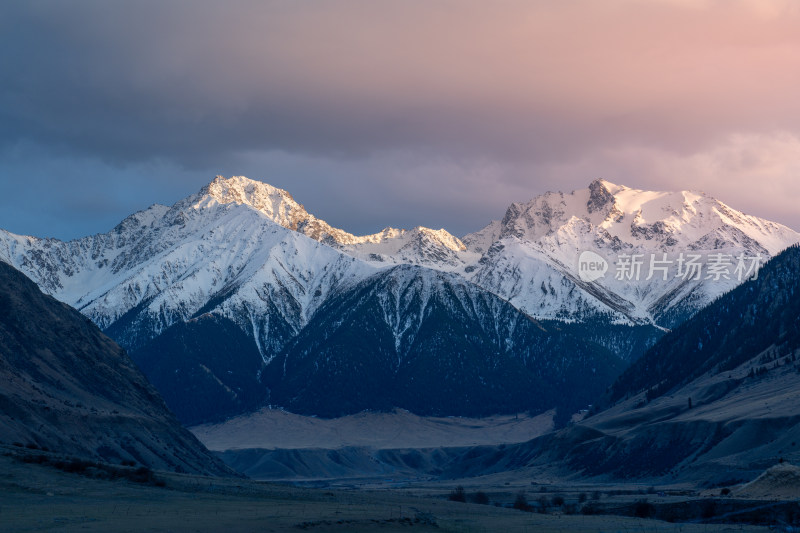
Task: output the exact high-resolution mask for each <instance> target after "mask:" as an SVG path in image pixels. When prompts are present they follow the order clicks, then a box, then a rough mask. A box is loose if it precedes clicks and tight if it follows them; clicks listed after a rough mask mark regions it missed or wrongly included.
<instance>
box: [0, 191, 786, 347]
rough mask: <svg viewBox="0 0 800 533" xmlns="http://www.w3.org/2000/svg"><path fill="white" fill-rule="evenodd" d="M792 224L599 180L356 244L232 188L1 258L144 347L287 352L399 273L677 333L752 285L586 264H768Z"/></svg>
mask: <svg viewBox="0 0 800 533" xmlns="http://www.w3.org/2000/svg"><path fill="white" fill-rule="evenodd" d="M799 241H800V234H798V233H797V232H795V231H793V230H791V229H789V228H787V227H785V226H782V225H780V224H777V223H774V222H770V221H767V220H763V219H759V218H757V217H753V216H749V215H745V214H743V213H741V212H739V211H736V210H735V209H733V208H731V207H729V206H727V205H725V204H723V203H722V202H720V201H718V200H716V199H714V198H711V197H709V196H707V195H705V194H703V193H694V192H688V191H683V192H652V191H640V190H636V189H631V188H629V187H625V186H621V185H615V184H613V183H610V182H608V181H603V180H597V181H594V182H592V183H591V184H590V186H589V187H588V188H587V189H582V190H577V191H573V192H571V193H546V194H543V195H540V196H537V197H536V198H534V199H532V200H530V201H529V202H527V203H514V204H512V205H511V206H510V207H509V208H508V209H507V211H506V213H505V216H504V217H503V218H502V220H497V221H494V222H491V223H490V224H489V225H488V226H486V227H485V228H484V229H482V230H481V231H478V232H475V233H473V234H470V235H467V236H465V237H464V238H463V239H458V238H456V237H454V236H453V235H451V234H450V233H448V232H447V231H445V230H432V229H429V228H424V227H416V228H413V229H410V230H403V229H394V228H387V229H385V230H383V231H381V232H379V233H376V234H374V235H366V236H355V235H352V234H350V233H348V232H346V231H343V230H341V229H337V228H334V227H332V226H330V225H329V224H328V223H327V222H325V221H323V220H320V219H318V218H316V217H315V216H314V215H312V214H310V213H308V212H307V211H306V209H305V208H304V207H303V206H302V205H301V204H299V203H297V202H296V201H295V200H294V199H293V198H292V196H291V195H290V194H289V193H288V192H286V191H284V190H281V189H278V188H275V187H272V186H270V185H268V184H265V183H262V182H260V181H254V180H250V179H247V178H244V177H233V178H227V179H226V178H222V177H217V178H216V179H214V180H213V181H212V182H211V183H210V184H208V185H207V186H205V187H203V188H202V189H201V190H200V191H199V192H198V193H196V194H194V195H192V196H189V197H187V198H186V199H184V200H181V201H179V202H177V203H176V204H175V205H173V206H170V207H167V206H162V205H153V206H151V207H149V208H148V209H146V210H143V211H141V212H138V213H135V214H133V215H131V216H129V217H128V218H126V219H125V220H123V221H122V222H121V223H120V224H119V225H117V227H115V228H114V229H113V230H111V231H110V232H108V233H104V234H98V235H93V236H89V237H84V238H82V239H77V240H73V241H69V242H62V241H58V240H55V239H38V238H35V237H25V236H18V235H13V234H11V233H8V232H5V231H2V230H0V259H2V260H3V261H6V262H8V263H10V264H12V265H13V266H15V267H16V268H18V269H20V270H22V271H23V272H25V273H26V274H27V275H28V276H29V277H31V278H32V279H33V280H34V281H35V282H36V283H37V284H38V285H39V286H40V287H41V288H42V289H43V290H44V291H46V292H47V293H49V294H51V295H53V296H55V297H56V298H59V299H60V300H62V301H64V302H66V303H68V304H70V305H73V306H75V307H77V308H78V309H80V310H81V311H82V312H83V313H84V314H86V315H87V316H88V317H90V318H91V319H92V320H94V321H95V322H96V323H98V324H99V325H100V326H101V327H103V328H106V329H109V330H110V331H112V332H113V333H114V336H115V337H116V338H117V339H118V340H120V341H121V342H123V343H125V344H127V345H128V346H136V345H140V344H141V343H142V342H146V341H147V340H148V339H149V338H152V337H154V336H156V335H158V334H159V333H160V332H161V331H163V330H164V329H165V328H166V327H169V326H170V325H171V324H173V323H174V322H176V321H179V320H188V319H190V318H192V317H193V316H195V315H197V314H198V313H205V312H215V313H219V314H222V315H224V316H226V317H228V318H230V319H232V320H233V321H234V322H235V323H236V324H238V325H239V326H240V327H241V328H242V329H243V330H245V331H246V332H247V333H249V334H251V335H252V336H253V337H254V338H255V339H256V341H257V343H258V345H259V348H260V349H261V350H262V354H264V355H265V357H267V354H269V353H273V352H274V351H275V350H277V349H280V347H281V346H282V345H283V343H285V342H286V341H287V339H290V338H291V337H292V336H293V335H295V334H296V333H297V332H298V331H299V330H300V329H302V328H303V327H304V326H305V324H307V323H308V322H309V320H310V318H311V317H312V316H313V314H314V313H315V311H316V310H317V309H318V308H319V307H320V306H321V305H322V304H323V303H324V302H325V301H326V299H327V298H328V297H329V296H330V295H333V294H335V293H336V292H337V291H340V290H344V289H346V288H347V287H350V286H352V285H354V284H355V283H358V282H359V281H361V280H363V279H365V278H366V277H368V276H370V275H372V274H374V273H375V272H377V271H379V270H381V269H383V268H385V267H388V266H393V265H397V264H412V265H419V266H424V267H426V268H430V269H433V270H440V271H447V272H450V273H452V274H454V275H458V276H461V277H462V278H464V279H466V280H467V281H469V282H471V283H473V284H475V285H477V286H478V287H480V288H481V289H483V290H486V291H489V292H491V293H494V294H496V295H498V296H500V297H501V298H503V299H505V300H507V301H509V302H510V303H511V304H512V305H514V306H515V307H517V308H518V309H520V310H522V311H523V312H524V313H526V314H528V315H530V316H533V317H536V318H543V319H559V320H565V321H573V322H575V321H578V322H580V321H586V320H594V319H597V318H600V319H602V320H610V321H613V322H617V323H650V322H656V323H659V324H662V325H666V326H671V325H673V324H674V323H677V322H679V321H680V320H681V319H683V318H685V317H686V315H687V313H691V312H693V311H694V310H696V309H699V308H700V307H702V306H703V305H705V304H706V303H708V302H710V301H711V300H712V299H713V298H715V297H716V296H718V295H719V294H722V293H723V292H725V291H727V290H729V289H731V288H733V286H735V285H736V284H737V283H738V281H736V280H723V281H722V282H713V283H712V282H709V281H707V280H704V279H703V280H697V281H692V282H686V281H684V280H680V279H675V278H671V279H669V280H667V281H663V280H661V279H660V278H655V279H652V280H649V281H647V282H644V281H642V282H639V283H634V282H631V281H620V280H616V279H615V278H614V275H613V272H610V273H609V274H608V275H606V276H605V277H604V278H601V279H598V280H596V281H593V282H589V283H587V282H584V281H581V279H579V277H578V276H577V273H576V267H577V260H578V256H579V254H580V253H581V252H582V251H584V250H592V251H595V252H596V253H598V254H599V255H601V256H603V257H606V258H607V259H608V260H609V261H611V262H613V258H614V256H616V255H618V254H620V253H626V254H634V253H636V254H643V255H647V254H654V253H670V254H676V253H679V252H682V251H692V252H698V253H710V252H712V251H724V252H725V253H729V254H736V253H740V252H742V253H747V254H749V255H756V254H761V256H763V257H764V259H766V258H768V257H769V256H771V255H774V254H775V253H777V252H778V251H780V250H781V249H783V248H785V247H786V246H788V245H790V244H792V243H795V242H799Z"/></svg>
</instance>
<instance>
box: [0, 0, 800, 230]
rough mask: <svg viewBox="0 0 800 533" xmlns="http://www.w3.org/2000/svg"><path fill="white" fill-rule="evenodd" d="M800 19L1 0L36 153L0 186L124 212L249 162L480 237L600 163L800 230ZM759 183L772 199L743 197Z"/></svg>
mask: <svg viewBox="0 0 800 533" xmlns="http://www.w3.org/2000/svg"><path fill="white" fill-rule="evenodd" d="M798 26H800V12H798V6H797V4H796V3H794V2H792V1H781V0H774V1H770V0H752V1H750V0H729V1H725V2H722V1H715V0H649V1H643V0H642V1H640V0H608V1H606V2H594V1H588V0H583V1H582V0H578V1H574V2H561V1H536V0H500V1H497V2H484V1H473V0H425V1H421V0H420V1H417V0H409V1H403V2H398V1H389V0H341V1H335V2H334V1H330V2H322V1H319V2H314V1H308V2H296V1H272V2H226V3H224V4H223V3H221V2H208V1H146V0H142V1H136V2H109V1H93V2H91V1H73V2H61V1H55V0H54V1H49V2H42V1H25V2H18V1H10V2H4V3H2V4H0V46H2V49H3V51H4V53H3V54H0V72H2V74H3V76H2V80H0V155H2V154H3V153H5V154H6V155H8V154H10V153H13V151H14V150H17V149H18V147H19V146H20V145H21V144H22V145H25V146H29V147H31V146H32V147H35V148H31V149H26V150H27V152H26V153H32V151H35V152H36V153H37V154H38V156H39V159H37V160H28V161H23V160H22V159H20V158H19V157H16V158H15V157H5V158H4V160H3V161H2V162H0V178H2V179H3V180H4V182H5V183H4V185H6V186H7V187H8V188H9V191H10V192H14V190H16V189H15V188H17V187H19V185H18V184H14V183H11V181H10V180H9V178H10V176H11V175H12V174H14V173H19V172H27V173H28V175H29V176H30V177H31V178H30V179H34V177H35V176H42V178H41V180H42V181H41V183H48V184H52V183H58V184H61V186H62V187H64V189H63V192H64V194H65V195H66V196H68V197H69V196H70V195H71V194H76V195H77V196H81V194H80V192H76V190H68V189H67V187H68V186H69V187H72V188H76V187H88V185H86V184H87V183H88V182H91V184H92V185H91V187H90V189H89V190H88V192H87V193H86V195H87V196H88V197H96V198H98V199H101V203H102V198H106V197H108V198H109V205H117V204H116V203H115V202H117V200H115V198H117V197H118V196H121V197H122V198H123V200H122V203H121V204H119V205H120V207H119V214H120V215H121V216H124V214H127V213H123V211H122V210H123V209H128V208H130V207H131V202H130V198H131V197H136V198H139V197H142V198H144V197H145V196H148V197H150V198H152V201H164V199H165V198H169V199H177V197H179V196H176V195H178V194H180V196H183V195H186V194H189V193H190V192H192V191H194V190H196V188H198V187H199V186H200V185H202V183H203V182H205V181H208V180H209V179H210V177H211V175H213V173H222V174H226V175H231V174H249V175H250V177H253V178H259V179H264V180H265V181H270V182H273V183H274V184H275V185H278V186H282V187H285V188H288V189H289V190H290V191H291V192H292V193H293V194H295V196H297V197H298V198H300V199H301V200H303V201H305V202H306V204H307V207H309V209H311V210H312V211H314V212H316V213H318V214H320V215H321V216H327V217H328V218H332V219H333V220H331V222H332V223H336V222H337V219H338V220H340V221H342V224H343V225H346V226H347V225H348V224H349V225H350V226H349V227H348V229H351V230H352V231H360V230H362V229H366V228H368V227H369V228H372V227H374V226H376V225H377V226H380V225H383V224H398V225H399V224H400V223H403V224H404V223H405V222H406V221H407V220H410V219H411V218H412V217H411V215H412V214H415V215H418V216H417V218H416V220H417V221H418V223H427V224H431V225H445V224H448V229H451V230H453V231H454V232H459V231H461V230H462V229H463V230H469V229H477V228H476V227H474V225H475V224H476V223H475V222H468V220H469V219H472V217H476V213H475V212H474V211H475V210H478V211H479V212H480V216H481V217H483V216H484V215H485V216H489V212H490V211H491V212H493V213H494V215H492V216H494V217H495V218H496V217H499V216H502V210H503V208H504V207H505V205H507V204H508V203H509V202H510V201H514V200H517V201H519V200H525V199H526V198H528V197H530V196H533V195H534V194H536V193H538V192H542V191H543V190H545V189H562V190H569V189H571V188H576V187H581V186H585V185H586V184H587V183H588V182H589V181H590V180H591V179H593V178H595V177H598V176H603V177H606V178H609V179H611V180H612V181H613V180H614V179H620V178H622V181H627V182H628V183H629V184H630V185H634V186H636V185H640V186H654V187H657V188H706V189H708V192H711V193H714V194H717V195H719V196H721V197H722V198H723V199H725V200H728V201H729V203H732V204H735V205H736V206H737V207H742V208H744V209H747V208H748V206H752V207H753V209H754V210H755V212H756V213H757V214H762V215H769V214H770V213H769V211H772V212H773V213H777V215H776V218H779V219H780V220H783V221H785V222H788V221H794V220H795V218H797V216H796V215H793V214H792V213H795V212H796V208H794V207H792V206H793V205H796V200H800V198H798V197H797V196H794V195H793V194H794V193H791V194H787V193H790V192H791V191H793V190H794V189H792V186H791V184H792V183H794V181H796V174H795V173H794V172H795V169H794V167H793V166H792V164H789V163H787V161H790V160H791V158H792V157H794V156H795V155H796V153H797V150H796V148H797V147H798V146H800V141H798V140H797V139H798V136H800V99H797V98H796V88H797V87H798V86H800V33H798V32H797V31H796V29H797V27H798ZM742 139H745V140H746V146H742ZM787 139H788V140H787ZM3 150H5V152H3ZM739 150H746V151H748V152H749V153H752V154H755V155H754V156H753V157H754V160H757V161H762V162H768V163H764V165H762V166H761V167H759V168H758V169H757V172H756V169H754V168H753V167H752V166H747V165H743V164H738V163H736V161H739V159H740V158H739V156H738V155H737V154H738V151H739ZM781 158H784V159H781ZM751 159H752V158H751ZM48 160H49V161H50V162H48ZM56 162H57V164H58V165H60V166H61V168H62V169H64V172H63V174H64V175H65V176H77V175H81V176H87V175H89V174H91V176H92V177H91V179H90V178H84V179H81V180H75V179H66V178H65V179H63V180H58V179H55V178H52V177H49V178H47V179H46V180H45V178H44V177H43V176H45V175H46V174H47V172H48V171H49V170H48V169H50V168H53V165H55V164H56ZM145 169H149V171H150V173H151V174H150V175H148V176H145V177H143V178H140V180H139V185H140V187H143V186H145V185H146V189H147V190H143V191H141V192H140V193H137V194H134V195H130V194H122V193H120V192H119V191H127V190H128V189H129V188H130V187H129V185H128V184H127V183H126V182H125V180H130V179H132V178H131V176H133V175H134V174H135V172H139V171H144V170H145ZM710 169H711V170H710ZM675 174H680V175H675ZM191 176H195V177H191ZM754 177H758V179H759V180H760V181H762V182H764V181H765V180H766V181H767V182H769V183H770V184H771V186H770V190H771V191H772V193H771V194H773V195H774V196H770V197H768V198H767V199H765V200H763V201H761V203H753V202H754V200H753V195H752V194H748V193H746V192H744V193H740V192H738V191H741V190H746V187H747V183H748V182H749V181H750V180H752V179H754ZM87 180H88V181H87ZM110 182H114V183H110ZM167 182H169V183H170V184H169V185H167ZM51 190H52V191H53V192H54V193H56V192H58V191H60V189H58V188H57V187H55V188H53V189H51ZM178 190H182V191H183V193H178V192H177V191H178ZM337 194H338V195H340V196H339V197H337V196H336V195H337ZM331 195H333V196H331ZM332 198H339V200H341V201H340V202H338V203H337V202H331V201H330V200H331V199H332ZM354 198H364V205H371V206H374V207H375V209H376V210H377V212H378V213H381V214H383V215H384V216H385V217H386V218H387V219H388V220H386V221H385V222H382V221H377V222H376V221H375V220H373V219H369V220H368V217H369V216H370V215H368V214H364V215H362V216H361V218H358V217H357V216H356V215H354V214H353V213H354V212H355V211H358V210H360V209H363V210H364V212H366V211H367V208H366V207H364V206H363V205H362V206H353V205H346V202H347V201H353V199H354ZM739 199H741V200H742V201H743V202H744V204H736V202H737V201H738V200H739ZM141 201H144V200H141ZM790 202H794V203H790ZM70 205H72V204H70ZM75 205H77V204H75ZM137 205H138V204H137ZM145 205H146V204H145ZM473 207H474V209H472V208H473ZM459 211H461V214H459ZM764 211H767V212H764ZM73 212H74V213H75V214H74V215H73V217H76V216H79V214H80V211H79V210H78V209H77V208H76V209H74V210H73ZM84 215H85V216H89V215H88V212H84ZM420 218H422V219H425V220H419V219H420ZM430 219H433V220H432V221H430V222H426V220H430ZM437 221H439V222H438V224H437ZM3 224H5V226H3ZM470 224H471V225H472V226H471V227H470ZM0 226H3V227H8V224H7V223H6V222H4V221H3V220H2V219H0ZM99 229H102V228H98V230H99Z"/></svg>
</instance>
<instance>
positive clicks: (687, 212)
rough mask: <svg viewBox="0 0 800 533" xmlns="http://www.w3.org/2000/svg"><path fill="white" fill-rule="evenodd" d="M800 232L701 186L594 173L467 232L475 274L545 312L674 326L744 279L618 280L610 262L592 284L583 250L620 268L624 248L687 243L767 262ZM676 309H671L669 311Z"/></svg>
mask: <svg viewBox="0 0 800 533" xmlns="http://www.w3.org/2000/svg"><path fill="white" fill-rule="evenodd" d="M798 241H800V234H798V233H797V232H796V231H794V230H791V229H790V228H787V227H786V226H783V225H781V224H777V223H775V222H770V221H768V220H764V219H760V218H757V217H754V216H750V215H745V214H744V213H741V212H739V211H736V210H735V209H733V208H731V207H729V206H727V205H725V204H724V203H722V202H720V201H719V200H717V199H715V198H712V197H710V196H708V195H706V194H704V193H701V192H692V191H679V192H658V191H642V190H638V189H632V188H630V187H625V186H623V185H616V184H614V183H611V182H609V181H605V180H595V181H594V182H592V183H591V184H590V185H589V188H588V189H581V190H577V191H573V192H571V193H561V192H549V193H546V194H543V195H540V196H537V197H536V198H534V199H532V200H531V201H529V202H527V203H514V204H512V205H511V206H510V207H509V208H508V210H507V211H506V214H505V217H504V218H503V219H502V220H501V221H494V222H492V223H490V224H489V225H488V226H486V227H485V228H484V229H482V230H480V231H478V232H476V233H473V234H470V235H467V236H465V237H463V242H465V243H466V244H467V248H468V250H470V251H473V252H476V253H481V254H482V258H481V259H480V260H479V261H478V264H477V265H475V266H474V268H468V270H469V271H470V272H468V273H467V276H468V277H469V279H471V280H472V281H473V282H475V283H477V284H478V285H480V286H482V287H484V288H486V289H488V290H490V291H491V292H494V293H496V294H499V295H500V296H503V297H504V298H507V299H508V300H509V301H511V302H512V303H513V304H514V305H516V306H517V307H518V308H519V309H521V310H523V311H525V312H526V313H528V314H530V315H532V316H535V317H541V318H560V319H570V318H575V317H579V319H580V317H585V316H591V315H597V314H601V315H607V316H610V317H611V318H612V319H613V320H614V321H621V322H630V321H632V322H662V323H664V324H665V325H669V326H671V325H674V324H675V323H676V322H675V321H676V320H677V321H679V320H680V319H682V318H685V317H686V314H687V313H689V314H690V313H692V312H693V311H696V310H697V309H699V308H701V307H702V306H704V305H706V304H707V303H709V302H710V301H711V300H713V299H714V298H716V297H717V296H719V295H720V294H722V293H724V292H726V291H728V290H730V289H732V288H733V287H734V286H735V285H737V284H738V282H739V281H738V280H734V279H723V280H714V281H713V282H710V281H708V280H705V279H701V280H698V281H693V282H685V280H681V279H676V278H674V277H670V278H669V279H668V280H666V281H664V280H661V279H654V280H646V279H644V278H645V277H646V275H647V271H646V270H645V273H644V275H643V276H642V279H640V280H637V281H635V282H634V281H629V280H624V281H621V280H617V279H615V275H614V274H615V273H614V271H613V270H612V271H611V272H610V273H609V274H607V275H606V276H605V277H604V278H601V279H598V280H596V281H594V282H591V283H585V282H581V281H580V280H579V279H578V276H577V266H578V258H579V256H580V254H581V253H582V252H583V251H587V250H588V251H593V252H595V253H597V254H599V255H601V256H603V257H604V258H605V259H606V260H608V262H609V263H611V268H612V269H613V267H614V263H615V259H616V258H618V257H619V256H620V254H628V255H632V254H639V255H641V256H643V257H647V258H649V257H651V256H652V255H653V254H657V255H658V256H659V257H662V256H663V254H664V253H666V254H668V255H669V257H673V258H674V257H675V256H677V255H678V254H680V253H681V252H692V253H699V254H701V255H703V256H707V255H708V254H710V253H712V252H719V253H725V254H728V255H731V256H736V255H737V254H740V253H742V254H746V255H748V256H756V255H760V256H761V257H762V258H763V260H764V261H765V260H766V259H768V258H769V257H770V256H772V255H775V254H776V253H778V252H779V251H781V250H782V249H784V248H786V247H787V246H789V245H791V244H793V243H796V242H798ZM668 315H669V317H668Z"/></svg>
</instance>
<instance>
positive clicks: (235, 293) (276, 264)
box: [0, 180, 375, 360]
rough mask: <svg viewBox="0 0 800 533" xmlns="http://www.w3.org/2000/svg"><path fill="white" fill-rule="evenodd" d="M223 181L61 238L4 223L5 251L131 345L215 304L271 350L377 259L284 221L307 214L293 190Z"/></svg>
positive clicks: (0, 249) (1, 243) (0, 242)
mask: <svg viewBox="0 0 800 533" xmlns="http://www.w3.org/2000/svg"><path fill="white" fill-rule="evenodd" d="M221 181H222V180H215V182H213V183H212V184H211V185H209V186H207V187H205V188H203V189H202V190H201V191H200V192H199V193H198V194H196V195H193V196H190V197H189V198H186V199H184V200H182V201H180V202H178V203H176V204H175V205H173V206H172V207H169V208H167V207H164V206H160V205H154V206H152V207H150V208H149V209H147V210H145V211H142V212H140V213H136V214H134V215H132V216H130V217H128V218H127V219H125V220H124V221H123V222H122V223H120V224H119V225H118V226H117V227H116V228H114V229H113V230H112V231H111V232H109V233H106V234H100V235H94V236H91V237H85V238H83V239H79V240H75V241H70V242H61V241H57V240H53V239H36V238H33V237H19V236H15V235H12V234H9V233H7V232H3V233H2V234H1V235H0V258H3V259H4V260H5V261H6V262H8V263H10V264H12V265H13V266H16V267H17V268H19V269H20V270H22V271H23V272H25V273H27V274H28V275H29V276H30V277H31V278H32V279H33V280H34V281H35V282H36V283H37V284H38V285H39V286H40V287H42V288H43V290H45V291H46V292H49V293H50V294H52V295H53V296H55V297H56V298H58V299H60V300H62V301H65V302H66V303H69V304H70V305H72V306H74V307H76V308H77V309H79V310H80V311H81V312H82V313H84V314H85V315H86V316H88V317H90V318H91V319H92V320H93V321H94V322H96V323H97V324H98V325H99V326H100V327H101V328H103V329H104V330H106V331H107V332H108V333H109V334H110V335H112V337H114V338H115V339H116V340H117V341H118V342H120V343H121V344H122V345H123V346H125V347H126V348H128V349H132V350H133V349H136V348H138V347H140V346H142V345H143V344H144V343H146V342H147V341H149V340H150V339H152V338H154V337H156V336H158V335H159V334H160V333H161V332H162V331H164V330H165V329H166V328H167V327H169V326H170V325H172V324H174V323H176V322H178V321H183V320H187V319H189V318H191V317H193V316H196V315H198V314H202V313H205V312H212V311H213V312H216V313H219V314H220V315H222V316H225V317H227V318H229V319H231V320H232V321H233V322H235V323H236V324H237V325H239V327H241V328H242V329H243V330H244V331H246V332H247V333H248V334H250V335H251V336H252V337H253V338H254V339H255V341H256V343H257V344H258V347H259V350H260V351H261V353H262V355H263V356H264V357H265V359H266V360H268V359H269V357H271V355H272V354H274V353H275V352H276V351H277V350H279V349H280V348H281V347H282V344H283V343H284V342H285V341H286V340H287V339H288V338H291V337H292V336H293V335H295V334H296V333H297V332H298V331H299V330H300V329H301V328H302V327H303V326H304V325H305V323H306V322H307V321H308V319H309V318H310V316H311V315H312V314H313V312H314V310H315V309H316V308H317V307H318V306H319V305H320V304H321V303H322V302H323V301H325V299H326V298H327V296H328V295H329V294H330V293H331V292H332V291H335V290H337V288H339V287H340V286H343V285H347V284H351V283H354V282H355V281H358V280H360V279H362V278H363V277H364V276H366V275H368V274H370V273H372V272H373V271H374V270H375V269H374V268H373V267H371V266H370V265H369V264H368V263H365V262H363V261H358V260H356V259H354V258H353V257H350V256H348V255H345V254H343V253H341V252H339V251H337V250H335V249H333V248H331V247H330V246H326V245H324V244H321V243H319V242H317V241H315V240H313V239H311V238H308V237H306V236H305V235H303V234H301V233H298V232H297V231H293V230H291V229H287V228H286V227H284V226H283V225H281V223H284V224H287V225H289V226H292V225H293V222H292V221H296V220H297V219H298V218H297V213H302V212H304V211H302V210H301V208H299V206H298V204H296V203H294V202H293V200H291V197H288V195H287V194H286V193H285V192H283V191H278V190H277V189H274V188H272V187H269V186H264V187H263V188H259V190H258V192H259V193H265V194H263V195H261V194H260V195H252V196H251V199H252V200H259V201H261V203H260V204H259V205H258V208H255V207H254V206H253V205H250V204H246V203H236V202H233V201H229V200H230V197H231V195H232V194H233V193H234V192H235V191H236V189H235V188H231V189H224V190H223V191H222V192H220V190H219V183H220V182H221ZM235 182H236V180H234V183H235ZM251 183H252V184H255V182H251ZM273 219H274V220H273ZM276 221H277V223H276ZM312 222H313V221H312Z"/></svg>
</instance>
